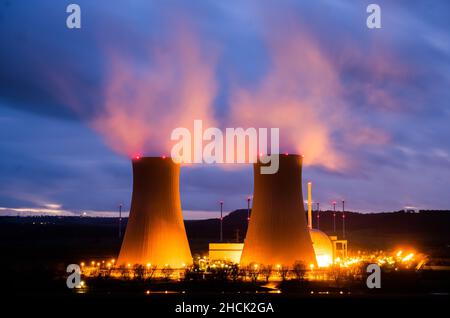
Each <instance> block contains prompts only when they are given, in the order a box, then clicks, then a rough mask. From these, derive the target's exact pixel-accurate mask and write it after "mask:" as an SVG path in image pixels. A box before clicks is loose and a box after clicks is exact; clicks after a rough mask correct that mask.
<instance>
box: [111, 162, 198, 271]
mask: <svg viewBox="0 0 450 318" xmlns="http://www.w3.org/2000/svg"><path fill="white" fill-rule="evenodd" d="M132 164H133V194H132V199H131V209H130V216H129V219H128V225H127V227H126V231H125V236H124V238H123V242H122V247H121V249H120V254H119V258H118V260H117V263H118V264H119V265H129V264H131V265H134V264H151V265H152V266H157V267H158V268H162V267H168V266H170V267H172V268H181V267H183V266H187V265H190V264H192V256H191V251H190V249H189V244H188V240H187V236H186V231H185V227H184V222H183V215H182V212H181V201H180V191H179V175H180V166H179V164H175V163H174V162H173V161H172V160H171V159H170V158H168V159H166V158H161V157H142V158H139V157H137V158H135V159H134V160H133V163H132Z"/></svg>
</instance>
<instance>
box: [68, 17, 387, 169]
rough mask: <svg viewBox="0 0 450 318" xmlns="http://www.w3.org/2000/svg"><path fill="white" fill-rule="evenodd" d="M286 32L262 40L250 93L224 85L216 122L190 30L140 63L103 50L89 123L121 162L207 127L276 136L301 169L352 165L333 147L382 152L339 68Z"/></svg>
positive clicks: (203, 55) (297, 32)
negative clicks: (372, 147)
mask: <svg viewBox="0 0 450 318" xmlns="http://www.w3.org/2000/svg"><path fill="white" fill-rule="evenodd" d="M289 30H290V32H289V33H287V32H281V31H280V30H278V31H277V29H276V28H275V29H272V30H271V31H267V32H263V39H264V41H265V43H266V45H267V49H268V52H269V59H270V66H269V70H268V72H267V73H266V74H265V75H264V76H263V78H262V79H261V80H260V81H259V82H258V83H257V84H256V85H253V86H252V87H250V88H249V87H245V86H243V85H238V84H236V83H235V82H233V83H231V84H230V87H231V89H230V94H229V95H230V99H229V100H230V105H229V111H228V114H226V116H225V117H224V118H215V117H214V106H215V105H214V102H215V99H216V97H217V95H218V93H219V92H218V84H217V80H216V64H217V57H216V54H215V52H212V51H211V50H205V49H202V43H201V41H200V40H199V37H197V33H196V32H195V30H194V29H193V28H192V27H190V25H189V24H179V25H178V27H176V28H174V31H173V32H172V33H170V34H169V36H167V37H166V38H165V40H164V41H159V42H156V43H155V42H152V43H151V45H149V49H148V51H147V52H146V53H147V54H146V57H145V59H144V61H142V60H141V59H130V58H129V56H127V55H125V54H121V53H120V52H118V51H117V50H106V52H107V60H108V62H109V63H108V65H110V66H109V70H108V71H107V72H106V74H107V76H106V82H105V84H104V86H103V89H102V96H101V98H100V100H101V102H100V104H101V105H96V112H95V114H94V116H91V117H89V119H88V121H89V123H90V124H91V126H92V127H93V128H94V129H95V130H96V131H98V132H99V133H100V134H101V135H102V136H103V137H104V139H105V142H106V143H107V145H108V146H109V147H111V148H112V149H113V150H114V151H116V152H118V153H121V154H124V155H126V156H129V157H132V156H135V155H153V156H160V155H168V154H170V149H171V146H172V145H173V142H172V141H171V140H170V135H171V132H172V130H173V129H175V128H177V127H187V128H190V127H192V125H193V121H194V120H195V119H201V120H203V127H205V128H207V127H213V126H218V125H220V126H221V127H243V128H248V127H255V128H260V127H264V128H272V127H275V128H280V139H281V140H280V151H281V152H291V153H298V154H303V155H304V164H306V165H316V166H321V167H324V168H326V169H328V170H332V171H338V170H342V169H345V168H347V167H348V166H349V165H351V164H352V159H351V158H348V157H346V156H345V154H344V151H343V150H340V147H339V142H340V143H341V144H342V143H345V144H346V147H347V148H348V147H357V146H359V145H362V144H364V145H368V144H382V143H385V142H386V141H387V140H388V139H387V136H386V134H385V133H384V132H381V131H378V130H375V129H373V128H371V127H369V126H367V125H365V124H364V123H362V122H360V121H359V120H358V119H356V118H355V117H352V111H351V109H350V108H349V106H348V105H347V103H346V101H345V93H344V91H345V90H346V89H347V87H343V85H342V80H341V78H340V73H339V72H340V70H339V67H338V65H336V63H334V62H333V60H332V59H331V58H330V57H329V56H328V55H327V54H325V50H324V48H323V47H321V46H320V45H319V43H318V42H316V41H315V40H314V37H312V36H310V35H309V33H308V32H306V30H304V29H303V28H301V27H300V26H299V25H297V24H295V23H294V24H293V25H291V27H290V28H289ZM68 100H69V101H70V100H71V99H70V98H69V99H68ZM72 104H73V103H72ZM74 108H76V109H77V108H79V107H74ZM337 140H339V142H337Z"/></svg>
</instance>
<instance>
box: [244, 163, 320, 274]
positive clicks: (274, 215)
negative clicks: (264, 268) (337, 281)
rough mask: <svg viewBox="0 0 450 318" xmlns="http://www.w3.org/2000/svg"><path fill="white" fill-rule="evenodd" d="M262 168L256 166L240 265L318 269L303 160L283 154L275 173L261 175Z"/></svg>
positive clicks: (258, 164) (254, 166)
mask: <svg viewBox="0 0 450 318" xmlns="http://www.w3.org/2000/svg"><path fill="white" fill-rule="evenodd" d="M262 165H264V164H263V163H261V162H257V163H255V164H254V165H253V172H254V195H253V209H252V215H251V218H250V222H249V226H248V230H247V235H246V238H245V242H244V249H243V251H242V257H241V260H240V264H242V265H248V264H251V263H258V264H266V265H268V264H272V265H275V264H280V265H284V266H292V265H293V264H294V263H296V262H303V263H305V264H307V265H313V266H317V261H316V257H315V255H314V249H313V244H312V240H311V237H310V235H309V233H308V230H307V227H306V217H305V210H304V207H303V194H302V184H301V179H302V176H301V172H302V170H301V168H302V157H301V156H299V155H280V156H279V169H278V172H277V173H274V174H261V172H260V171H261V169H260V168H261V166H262Z"/></svg>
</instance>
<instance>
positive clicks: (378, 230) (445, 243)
mask: <svg viewBox="0 0 450 318" xmlns="http://www.w3.org/2000/svg"><path fill="white" fill-rule="evenodd" d="M345 216H346V217H345V227H346V238H347V239H348V240H349V248H351V249H387V248H394V247H396V246H412V247H416V248H427V249H428V248H433V249H437V250H438V251H439V252H438V253H439V254H441V253H444V254H445V253H450V252H449V251H450V211H420V212H418V213H412V212H403V211H398V212H385V213H357V212H348V211H346V212H345ZM185 224H186V231H187V233H188V237H189V240H190V242H191V245H194V246H196V247H198V248H199V249H201V250H205V249H207V242H211V241H219V229H220V222H219V219H209V220H195V221H185ZM313 227H314V228H317V213H316V212H313ZM320 230H322V231H324V232H326V233H327V234H328V235H337V236H338V237H339V238H342V234H343V233H342V212H336V232H337V233H334V232H333V212H332V211H321V212H320ZM246 232H247V210H246V209H241V210H236V211H233V212H231V213H230V214H228V215H227V216H226V217H224V219H223V233H224V241H227V242H243V239H244V237H245V234H246Z"/></svg>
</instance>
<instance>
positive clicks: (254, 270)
mask: <svg viewBox="0 0 450 318" xmlns="http://www.w3.org/2000/svg"><path fill="white" fill-rule="evenodd" d="M247 271H248V275H249V276H250V279H251V281H252V282H253V283H256V282H257V280H258V276H259V272H260V266H259V265H258V264H256V263H251V264H249V265H248V266H247Z"/></svg>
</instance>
